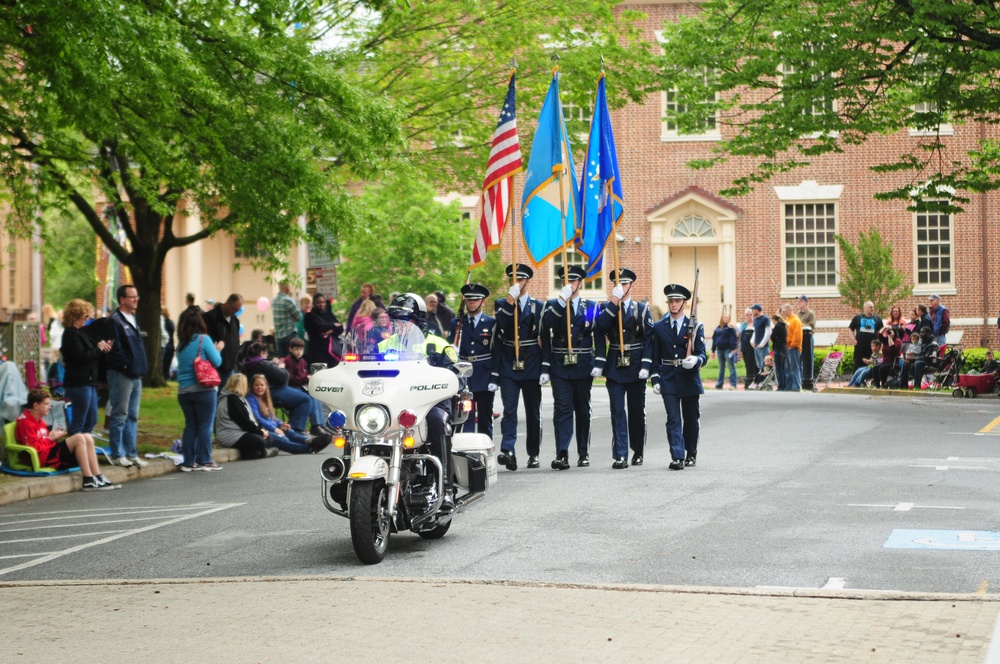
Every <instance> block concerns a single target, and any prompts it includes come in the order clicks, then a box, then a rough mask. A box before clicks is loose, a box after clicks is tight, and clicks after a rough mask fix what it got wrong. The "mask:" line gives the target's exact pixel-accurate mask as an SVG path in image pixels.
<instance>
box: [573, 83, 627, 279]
mask: <svg viewBox="0 0 1000 664" xmlns="http://www.w3.org/2000/svg"><path fill="white" fill-rule="evenodd" d="M622 198H623V197H622V181H621V177H620V175H619V173H618V153H617V152H616V151H615V137H614V134H613V133H612V132H611V116H610V115H608V95H607V92H606V90H605V87H604V74H601V78H600V79H599V80H598V81H597V100H596V101H595V103H594V119H593V121H592V122H591V123H590V141H589V143H588V145H587V163H586V165H585V168H584V171H583V180H582V181H581V182H580V204H579V208H580V219H581V220H582V221H581V228H580V238H579V239H578V240H577V246H578V248H579V250H580V253H582V254H583V255H585V256H586V257H587V280H588V281H589V280H591V279H593V278H595V277H597V276H598V275H599V274H600V273H601V265H602V263H603V257H604V248H605V246H606V245H607V244H608V238H609V237H610V236H611V234H612V233H614V231H615V228H616V227H617V226H618V222H619V221H621V218H622V214H623V213H624V211H625V204H624V201H623V200H622Z"/></svg>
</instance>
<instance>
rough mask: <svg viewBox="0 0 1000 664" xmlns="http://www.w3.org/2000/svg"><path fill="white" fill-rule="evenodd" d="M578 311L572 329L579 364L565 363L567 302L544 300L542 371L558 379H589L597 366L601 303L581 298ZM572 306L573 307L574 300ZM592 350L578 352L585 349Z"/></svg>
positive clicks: (574, 316)
mask: <svg viewBox="0 0 1000 664" xmlns="http://www.w3.org/2000/svg"><path fill="white" fill-rule="evenodd" d="M576 302H577V304H576V308H577V313H576V314H574V315H573V318H572V320H571V322H570V325H571V326H572V328H571V329H572V332H573V354H574V355H575V356H576V358H577V360H576V364H565V362H564V359H565V358H566V355H567V352H566V349H567V348H568V345H567V344H566V306H567V305H566V304H563V302H562V300H560V299H559V298H555V299H552V300H549V301H548V302H546V303H545V310H544V311H543V312H542V372H543V373H549V374H552V375H553V376H557V377H559V378H565V379H567V380H575V379H578V378H590V370H591V369H593V368H594V352H593V349H594V327H595V325H596V324H597V316H598V314H599V313H600V308H599V307H598V304H597V303H596V302H594V301H592V300H585V299H583V298H579V299H578V300H577V301H576ZM569 306H571V307H572V306H573V304H572V302H570V303H569ZM588 349H589V352H578V351H586V350H588Z"/></svg>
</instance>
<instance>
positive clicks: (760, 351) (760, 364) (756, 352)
mask: <svg viewBox="0 0 1000 664" xmlns="http://www.w3.org/2000/svg"><path fill="white" fill-rule="evenodd" d="M767 354H768V350H767V346H764V347H763V348H757V347H756V346H755V347H754V349H753V356H754V359H756V360H757V371H760V370H761V369H763V368H764V358H765V357H767Z"/></svg>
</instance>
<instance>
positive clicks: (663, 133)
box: [660, 90, 722, 143]
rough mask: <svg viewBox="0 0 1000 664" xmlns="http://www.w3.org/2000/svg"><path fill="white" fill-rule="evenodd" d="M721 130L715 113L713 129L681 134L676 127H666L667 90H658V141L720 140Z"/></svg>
mask: <svg viewBox="0 0 1000 664" xmlns="http://www.w3.org/2000/svg"><path fill="white" fill-rule="evenodd" d="M721 140H722V132H721V131H720V130H719V118H718V114H716V118H715V129H712V130H709V131H705V132H700V133H697V134H681V133H679V132H678V131H677V130H676V129H667V92H666V90H661V91H660V142H662V143H680V142H684V141H690V142H694V141H721Z"/></svg>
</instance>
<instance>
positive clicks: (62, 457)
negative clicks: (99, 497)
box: [14, 389, 121, 491]
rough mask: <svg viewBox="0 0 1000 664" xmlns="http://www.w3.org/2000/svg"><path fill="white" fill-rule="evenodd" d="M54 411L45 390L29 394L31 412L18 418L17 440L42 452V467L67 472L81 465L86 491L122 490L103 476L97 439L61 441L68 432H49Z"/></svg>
mask: <svg viewBox="0 0 1000 664" xmlns="http://www.w3.org/2000/svg"><path fill="white" fill-rule="evenodd" d="M51 409H52V400H51V398H50V397H49V393H48V392H46V391H45V390H42V389H35V390H31V391H30V392H28V409H27V410H25V411H24V413H23V414H22V415H21V417H19V418H17V426H16V427H15V428H14V440H16V441H17V442H19V443H20V444H21V445H28V446H29V447H33V448H35V450H36V451H37V452H38V463H39V465H40V466H42V467H48V468H55V469H56V470H66V469H67V468H73V467H74V466H79V467H80V470H81V471H82V473H83V490H84V491H111V490H113V489H120V488H121V485H120V484H112V483H111V482H110V481H109V480H108V478H106V477H105V476H104V475H103V474H102V473H101V469H100V468H99V467H98V464H97V452H95V451H94V439H93V438H91V437H89V436H85V435H84V434H81V433H78V434H76V435H73V436H70V437H69V438H67V439H66V440H59V439H60V438H62V437H63V436H65V435H66V432H65V431H63V430H62V429H60V428H58V427H57V428H55V429H53V430H52V431H49V429H48V426H47V425H46V424H45V422H44V421H43V420H44V419H45V418H46V417H47V416H48V414H49V411H50V410H51Z"/></svg>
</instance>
